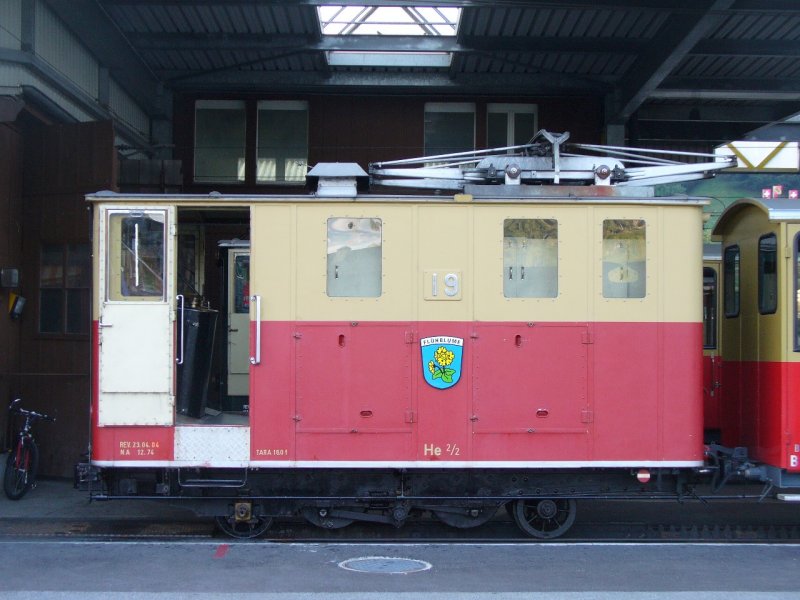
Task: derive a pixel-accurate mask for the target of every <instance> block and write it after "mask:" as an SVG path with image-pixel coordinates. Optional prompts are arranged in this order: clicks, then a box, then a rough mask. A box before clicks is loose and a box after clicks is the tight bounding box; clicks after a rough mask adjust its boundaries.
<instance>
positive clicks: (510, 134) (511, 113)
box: [486, 102, 539, 154]
mask: <svg viewBox="0 0 800 600" xmlns="http://www.w3.org/2000/svg"><path fill="white" fill-rule="evenodd" d="M493 114H503V115H506V135H505V138H506V143H505V144H503V145H502V146H514V145H515V143H514V136H515V134H516V125H515V120H514V117H515V115H517V114H525V115H533V131H532V132H531V134H530V136H529V137H528V140H530V139H531V138H532V137H533V136H535V135H536V132H537V131H538V127H539V105H538V104H523V103H509V102H489V103H488V104H487V105H486V144H487V145H488V146H490V147H491V146H492V144H491V143H490V142H489V139H490V137H491V136H490V131H489V116H490V115H493ZM511 152H512V151H511V150H508V151H507V153H509V154H510V153H511Z"/></svg>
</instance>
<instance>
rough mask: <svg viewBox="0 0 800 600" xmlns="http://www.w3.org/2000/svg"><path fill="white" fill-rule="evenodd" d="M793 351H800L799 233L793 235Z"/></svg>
mask: <svg viewBox="0 0 800 600" xmlns="http://www.w3.org/2000/svg"><path fill="white" fill-rule="evenodd" d="M792 298H793V299H794V302H793V307H794V316H793V321H794V351H795V352H800V313H799V312H798V311H799V310H800V233H796V234H795V236H794V296H792Z"/></svg>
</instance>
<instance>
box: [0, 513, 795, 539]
mask: <svg viewBox="0 0 800 600" xmlns="http://www.w3.org/2000/svg"><path fill="white" fill-rule="evenodd" d="M29 538H48V539H52V538H62V539H64V538H67V539H74V540H105V541H113V540H131V539H140V540H161V539H176V538H181V539H198V540H219V541H220V542H236V541H239V540H235V539H233V538H230V537H228V536H227V535H225V534H224V533H222V532H220V531H219V530H218V529H217V528H216V527H215V526H214V523H213V521H212V520H210V519H199V518H198V519H192V520H183V521H153V520H142V519H111V520H79V519H77V520H76V519H69V518H65V519H48V520H44V521H43V520H41V519H2V518H0V539H6V540H11V539H29ZM246 541H247V542H249V543H258V542H277V543H285V542H307V543H333V544H337V543H370V542H374V543H381V544H385V543H397V544H403V543H420V542H422V543H454V544H458V543H485V544H493V543H525V542H532V543H536V542H542V541H545V542H546V543H552V542H558V543H587V542H589V543H606V542H616V543H624V542H654V543H655V542H661V543H664V542H684V543H691V542H698V543H708V542H718V543H800V518H799V519H797V522H796V523H791V522H785V521H783V520H780V521H779V522H775V523H769V522H764V519H762V518H759V519H758V520H752V519H748V520H745V521H742V522H739V523H732V522H730V521H728V520H718V521H716V522H714V521H710V520H708V521H706V522H702V523H700V522H683V523H681V522H676V521H672V520H670V521H667V520H660V519H648V520H647V521H646V522H645V521H641V520H637V521H625V522H620V521H607V522H593V521H585V522H576V523H575V525H574V526H573V528H572V529H571V530H570V531H569V532H568V534H566V535H564V536H562V537H560V538H557V539H556V540H537V539H535V538H530V537H528V536H526V535H524V534H523V533H522V532H521V531H519V529H518V528H517V527H516V525H515V524H514V523H513V521H511V520H510V519H506V518H498V519H495V520H492V521H490V522H489V523H487V524H485V525H482V526H481V527H477V528H474V529H455V528H452V527H448V526H446V525H443V524H442V523H439V522H436V521H435V520H433V519H427V518H420V519H416V520H413V521H409V522H408V523H406V524H405V525H404V526H403V527H402V528H399V529H395V528H393V527H390V526H382V525H376V524H357V523H356V524H353V525H350V526H349V527H346V528H342V529H336V530H325V529H322V528H319V527H315V526H313V525H310V524H308V523H306V522H305V521H303V520H300V519H298V520H287V521H277V522H275V523H274V524H273V526H272V528H270V530H268V531H267V533H266V534H264V535H263V536H261V537H259V538H256V539H255V540H246Z"/></svg>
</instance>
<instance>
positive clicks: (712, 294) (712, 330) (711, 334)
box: [703, 267, 717, 350]
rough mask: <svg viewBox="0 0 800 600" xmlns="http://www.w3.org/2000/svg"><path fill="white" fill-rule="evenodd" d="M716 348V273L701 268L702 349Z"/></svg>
mask: <svg viewBox="0 0 800 600" xmlns="http://www.w3.org/2000/svg"><path fill="white" fill-rule="evenodd" d="M716 347H717V272H716V271H715V270H714V269H711V268H709V267H704V268H703V348H705V349H706V350H710V349H714V348H716Z"/></svg>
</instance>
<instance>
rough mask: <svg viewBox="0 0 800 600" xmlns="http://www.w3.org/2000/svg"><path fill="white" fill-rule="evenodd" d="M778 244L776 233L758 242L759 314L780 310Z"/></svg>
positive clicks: (768, 313)
mask: <svg viewBox="0 0 800 600" xmlns="http://www.w3.org/2000/svg"><path fill="white" fill-rule="evenodd" d="M777 254H778V242H777V238H776V237H775V234H774V233H771V234H769V235H765V236H763V237H762V238H761V239H760V240H758V312H759V313H761V314H762V315H771V314H773V313H774V312H775V311H776V310H778V258H777Z"/></svg>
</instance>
